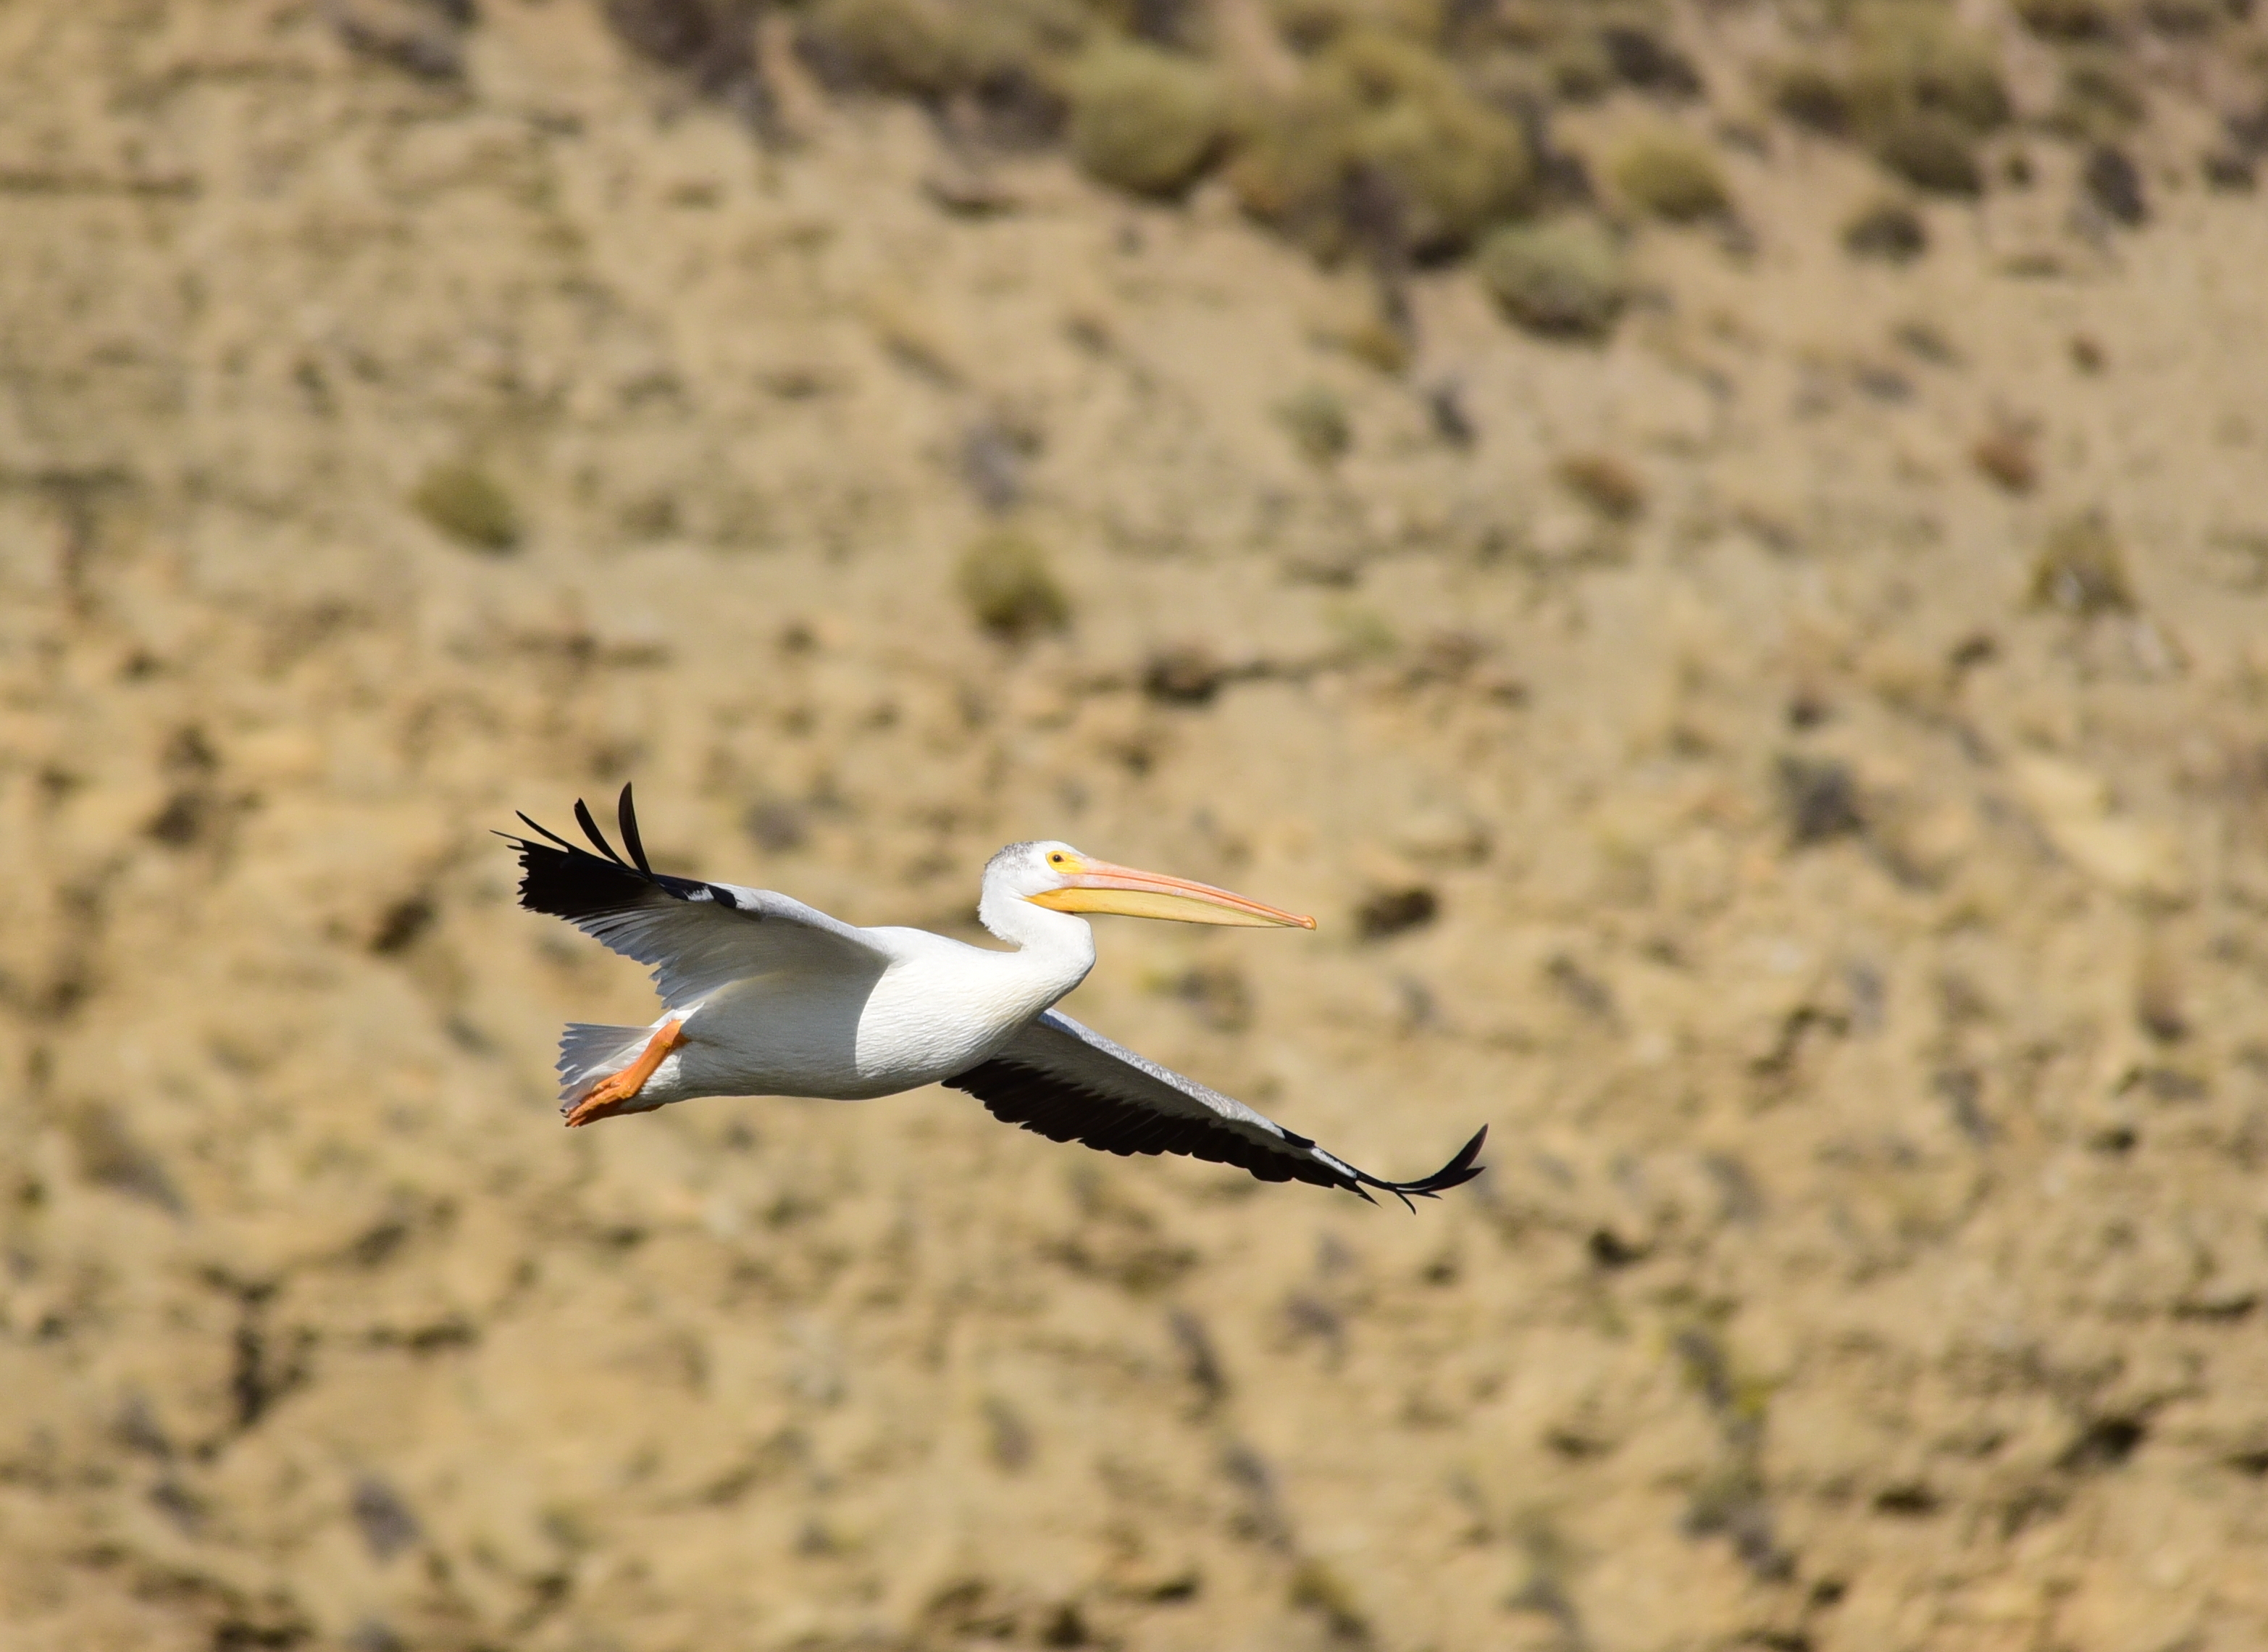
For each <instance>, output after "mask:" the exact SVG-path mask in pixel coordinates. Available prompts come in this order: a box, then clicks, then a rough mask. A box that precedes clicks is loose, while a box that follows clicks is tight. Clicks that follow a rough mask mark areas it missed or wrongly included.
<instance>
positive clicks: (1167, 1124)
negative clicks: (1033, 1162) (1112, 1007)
mask: <svg viewBox="0 0 2268 1652" xmlns="http://www.w3.org/2000/svg"><path fill="white" fill-rule="evenodd" d="M945 1082H946V1084H948V1085H950V1086H951V1087H952V1088H954V1089H956V1090H966V1091H968V1094H969V1095H974V1096H975V1097H976V1099H977V1100H978V1101H981V1102H983V1103H984V1105H985V1107H986V1108H987V1109H988V1110H990V1112H991V1114H992V1115H993V1117H996V1118H1003V1119H1005V1120H1006V1121H1007V1122H1008V1123H1010V1124H1012V1125H1022V1126H1023V1127H1024V1128H1025V1129H1027V1130H1031V1131H1036V1132H1039V1133H1040V1134H1041V1135H1042V1136H1045V1137H1047V1138H1048V1139H1049V1140H1051V1141H1079V1142H1084V1143H1085V1144H1086V1146H1088V1147H1099V1148H1101V1150H1102V1151H1103V1152H1105V1153H1116V1154H1121V1155H1124V1154H1136V1153H1185V1154H1189V1156H1190V1157H1191V1158H1194V1159H1210V1160H1211V1161H1212V1162H1214V1163H1216V1164H1233V1165H1235V1166H1236V1167H1238V1168H1239V1169H1245V1170H1249V1171H1251V1172H1252V1174H1253V1175H1255V1176H1258V1177H1259V1178H1260V1179H1261V1180H1262V1181H1263V1182H1293V1181H1297V1182H1312V1183H1314V1184H1316V1185H1317V1186H1319V1187H1343V1188H1345V1189H1346V1190H1347V1191H1349V1192H1351V1193H1354V1194H1356V1195H1357V1196H1359V1198H1364V1199H1368V1198H1370V1195H1369V1194H1368V1193H1366V1192H1365V1191H1363V1190H1364V1189H1366V1188H1373V1187H1374V1188H1377V1189H1378V1190H1380V1191H1381V1192H1387V1193H1392V1194H1394V1195H1395V1197H1397V1198H1400V1199H1401V1200H1402V1202H1403V1204H1405V1205H1407V1204H1409V1203H1410V1199H1411V1198H1432V1197H1434V1196H1435V1195H1436V1194H1439V1193H1440V1192H1442V1191H1445V1190H1447V1189H1448V1188H1453V1187H1456V1186H1458V1185H1460V1184H1463V1183H1466V1182H1469V1181H1471V1180H1472V1179H1473V1178H1474V1177H1475V1176H1478V1175H1479V1174H1480V1173H1481V1170H1482V1169H1483V1168H1484V1167H1482V1166H1481V1165H1479V1164H1476V1163H1475V1162H1474V1161H1475V1160H1476V1159H1477V1158H1478V1157H1479V1156H1480V1150H1481V1143H1482V1142H1483V1141H1484V1140H1486V1139H1487V1138H1488V1130H1487V1128H1486V1127H1485V1126H1484V1127H1483V1128H1482V1129H1481V1130H1480V1131H1478V1132H1476V1134H1475V1135H1474V1137H1473V1139H1471V1140H1470V1141H1468V1142H1467V1143H1465V1145H1464V1147H1462V1149H1460V1150H1459V1152H1458V1154H1457V1156H1456V1157H1455V1158H1454V1159H1452V1160H1450V1161H1449V1162H1448V1163H1447V1164H1445V1165H1443V1166H1442V1167H1441V1168H1440V1169H1438V1170H1436V1171H1434V1172H1433V1174H1432V1175H1431V1176H1421V1177H1419V1178H1418V1180H1417V1181H1415V1182H1381V1180H1379V1179H1378V1177H1376V1176H1371V1175H1369V1174H1367V1173H1366V1172H1365V1171H1361V1170H1358V1169H1355V1168H1354V1166H1352V1165H1351V1164H1349V1163H1348V1162H1346V1161H1345V1160H1344V1159H1341V1158H1337V1157H1335V1156H1333V1155H1332V1154H1328V1153H1326V1152H1324V1151H1323V1150H1322V1148H1321V1147H1317V1146H1316V1145H1315V1144H1314V1142H1312V1141H1310V1140H1308V1139H1307V1137H1305V1136H1301V1135H1296V1134H1294V1133H1293V1132H1291V1131H1288V1130H1286V1129H1285V1128H1284V1126H1283V1125H1279V1124H1278V1123H1276V1122H1275V1120H1273V1119H1271V1118H1266V1117H1262V1116H1261V1115H1260V1114H1258V1113H1256V1112H1254V1111H1253V1110H1252V1109H1250V1108H1249V1107H1247V1106H1246V1105H1245V1104H1244V1103H1241V1102H1238V1101H1232V1100H1231V1099H1230V1098H1229V1097H1227V1096H1226V1095H1221V1094H1220V1093H1219V1091H1217V1090H1209V1089H1207V1088H1205V1087H1204V1085H1202V1084H1199V1083H1197V1081H1196V1080H1192V1079H1185V1078H1183V1077H1182V1075H1181V1074H1180V1073H1175V1072H1172V1071H1170V1070H1168V1069H1167V1068H1165V1067H1161V1066H1159V1065H1158V1064H1157V1063H1156V1062H1154V1061H1150V1060H1145V1058H1142V1057H1140V1056H1138V1055H1136V1054H1135V1053H1134V1052H1133V1051H1131V1050H1128V1049H1126V1048H1124V1047H1123V1045H1120V1044H1113V1043H1112V1042H1111V1041H1110V1040H1109V1039H1108V1038H1105V1037H1104V1036H1102V1035H1101V1033H1099V1032H1095V1031H1094V1030H1093V1029H1090V1028H1086V1027H1082V1026H1080V1025H1079V1023H1078V1022H1077V1021H1073V1020H1072V1019H1071V1017H1070V1016H1068V1015H1065V1014H1060V1013H1059V1012H1057V1011H1055V1010H1048V1011H1045V1012H1043V1013H1042V1014H1039V1015H1037V1016H1035V1017H1034V1018H1033V1019H1032V1020H1031V1021H1028V1022H1027V1023H1026V1024H1025V1026H1024V1028H1023V1030H1021V1031H1020V1032H1019V1033H1018V1034H1017V1035H1016V1036H1015V1038H1014V1039H1013V1041H1012V1042H1011V1043H1010V1044H1009V1045H1008V1047H1007V1048H1006V1049H1005V1050H1003V1051H1001V1052H1000V1053H999V1054H998V1055H996V1056H994V1057H993V1058H991V1059H990V1060H989V1061H986V1062H983V1063H981V1064H980V1065H978V1066H973V1067H971V1068H969V1069H968V1072H966V1073H959V1074H957V1075H955V1076H954V1077H953V1078H949V1079H947V1080H945ZM1413 1208H1414V1207H1413Z"/></svg>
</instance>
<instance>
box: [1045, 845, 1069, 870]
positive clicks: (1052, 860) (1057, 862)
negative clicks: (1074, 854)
mask: <svg viewBox="0 0 2268 1652" xmlns="http://www.w3.org/2000/svg"><path fill="white" fill-rule="evenodd" d="M1068 859H1071V857H1070V856H1069V855H1067V854H1065V853H1064V852H1063V851H1062V850H1060V849H1058V850H1057V851H1056V852H1055V853H1053V854H1051V855H1049V857H1048V864H1049V866H1051V867H1059V866H1061V865H1063V863H1064V861H1066V860H1068Z"/></svg>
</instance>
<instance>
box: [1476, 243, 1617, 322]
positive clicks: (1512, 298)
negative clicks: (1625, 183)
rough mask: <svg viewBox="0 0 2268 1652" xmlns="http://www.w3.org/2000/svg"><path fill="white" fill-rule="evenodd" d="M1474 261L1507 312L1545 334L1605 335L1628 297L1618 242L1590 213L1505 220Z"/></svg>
mask: <svg viewBox="0 0 2268 1652" xmlns="http://www.w3.org/2000/svg"><path fill="white" fill-rule="evenodd" d="M1474 263H1475V266H1476V269H1477V271H1478V273H1479V276H1480V279H1481V284H1482V285H1483V286H1484V287H1485V288H1486V289H1487V290H1488V292H1489V295H1490V296H1491V298H1493V299H1495V300H1496V301H1497V303H1498V304H1499V305H1500V306H1503V309H1504V313H1506V315H1508V316H1510V317H1511V318H1512V320H1513V321H1515V322H1517V323H1518V324H1519V325H1521V327H1524V328H1527V329H1528V331H1529V332H1531V333H1541V334H1543V335H1544V336H1547V337H1554V338H1592V339H1595V338H1603V337H1605V336H1607V335H1608V334H1609V333H1611V332H1613V331H1614V327H1615V321H1616V317H1617V316H1619V315H1620V314H1621V313H1622V308H1623V305H1624V301H1625V300H1626V299H1627V298H1628V297H1629V282H1628V277H1627V276H1626V274H1625V272H1624V263H1623V255H1622V253H1621V251H1620V249H1618V248H1617V247H1616V245H1615V243H1614V241H1613V240H1611V239H1610V238H1609V236H1608V234H1607V232H1606V231H1605V230H1604V229H1602V228H1601V227H1600V225H1597V224H1595V223H1594V222H1592V221H1591V220H1590V219H1588V218H1559V219H1555V220H1553V221H1551V222H1549V223H1543V224H1533V225H1507V226H1506V227H1505V228H1503V229H1500V230H1498V231H1497V232H1495V233H1494V234H1492V235H1491V236H1490V237H1489V238H1488V239H1487V240H1484V241H1483V242H1482V243H1481V247H1480V251H1479V253H1478V254H1476V257H1475V259H1474Z"/></svg>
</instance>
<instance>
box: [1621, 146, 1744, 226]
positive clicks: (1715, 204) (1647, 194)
mask: <svg viewBox="0 0 2268 1652" xmlns="http://www.w3.org/2000/svg"><path fill="white" fill-rule="evenodd" d="M1612 170H1613V176H1614V181H1615V188H1616V190H1617V191H1619V192H1620V193H1621V195H1622V197H1623V199H1624V200H1625V201H1627V202H1629V203H1631V205H1632V206H1633V207H1636V208H1637V209H1638V210H1640V211H1642V212H1646V213H1647V214H1650V215H1651V216H1653V217H1654V218H1667V219H1668V220H1669V221H1670V222H1671V223H1673V224H1690V223H1693V222H1694V221H1696V220H1697V219H1700V218H1717V217H1719V216H1721V215H1723V214H1724V213H1727V212H1729V211H1730V210H1732V206H1733V197H1732V195H1731V193H1730V192H1729V191H1728V190H1727V188H1725V174H1724V173H1723V172H1722V171H1721V170H1720V169H1719V166H1718V165H1717V158H1716V157H1715V156H1714V155H1712V154H1711V153H1710V152H1709V151H1708V150H1707V149H1706V148H1705V146H1704V145H1703V144H1701V143H1700V141H1699V140H1698V139H1697V138H1693V137H1689V136H1686V135H1685V134H1684V133H1683V132H1679V131H1675V130H1662V131H1654V132H1646V133H1644V134H1641V135H1640V136H1637V137H1634V138H1632V139H1631V141H1630V142H1628V143H1627V144H1624V145H1623V147H1622V148H1621V149H1619V150H1617V151H1616V153H1615V158H1614V165H1613V169H1612Z"/></svg>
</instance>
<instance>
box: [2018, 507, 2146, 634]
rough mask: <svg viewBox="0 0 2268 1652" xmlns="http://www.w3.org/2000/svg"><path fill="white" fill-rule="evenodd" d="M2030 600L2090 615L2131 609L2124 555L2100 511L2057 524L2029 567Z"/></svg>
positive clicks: (2131, 596)
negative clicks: (2030, 568)
mask: <svg viewBox="0 0 2268 1652" xmlns="http://www.w3.org/2000/svg"><path fill="white" fill-rule="evenodd" d="M2032 601H2035V602H2037V603H2040V604H2042V605H2043V606H2046V607H2051V608H2063V609H2066V611H2068V612H2070V613H2073V614H2080V615H2084V616H2088V617H2090V618H2091V617H2092V616H2095V615H2097V614H2121V613H2126V612H2129V611H2131V610H2132V608H2133V607H2134V587H2133V586H2132V585H2131V584H2130V583H2129V582H2128V580H2127V578H2126V557H2125V553H2124V551H2123V550H2122V549H2120V548H2119V544H2118V541H2117V537H2116V536H2115V535H2113V534H2112V533H2111V531H2110V524H2109V523H2108V522H2106V521H2104V520H2102V513H2101V512H2100V511H2089V512H2088V513H2086V514H2085V515H2083V516H2074V517H2073V518H2071V519H2070V520H2068V521H2066V522H2064V523H2062V524H2061V525H2060V526H2058V527H2057V528H2055V529H2054V531H2053V532H2051V533H2050V534H2049V535H2048V536H2047V539H2046V541H2045V542H2043V544H2042V545H2041V547H2040V554H2039V555H2038V557H2036V558H2034V560H2033V563H2032Z"/></svg>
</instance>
